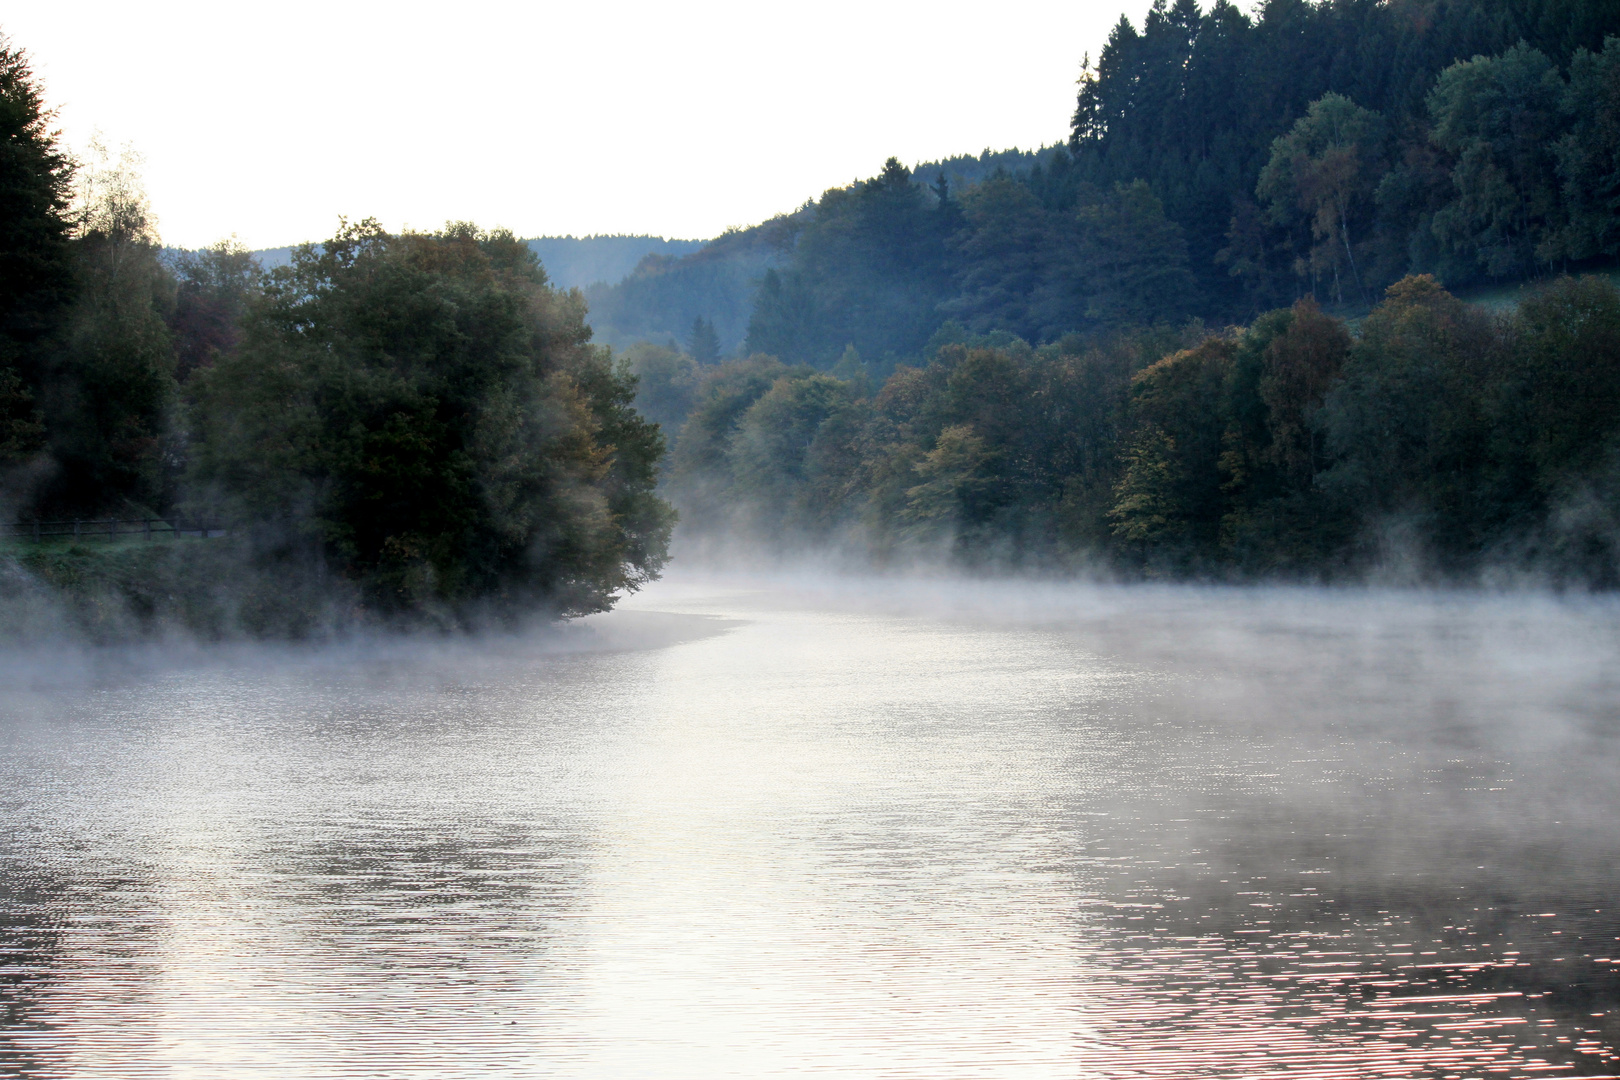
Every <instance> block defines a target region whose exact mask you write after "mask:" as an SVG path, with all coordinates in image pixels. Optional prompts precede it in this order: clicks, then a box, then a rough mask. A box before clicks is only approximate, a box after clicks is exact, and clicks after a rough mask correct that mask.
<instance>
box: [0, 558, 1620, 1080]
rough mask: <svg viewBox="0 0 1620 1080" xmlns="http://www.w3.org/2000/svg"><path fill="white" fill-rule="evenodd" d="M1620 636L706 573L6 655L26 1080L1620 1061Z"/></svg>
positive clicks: (1156, 598) (1346, 611) (1127, 1071)
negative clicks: (598, 611)
mask: <svg viewBox="0 0 1620 1080" xmlns="http://www.w3.org/2000/svg"><path fill="white" fill-rule="evenodd" d="M1617 650H1620V606H1617V605H1616V604H1615V603H1613V602H1612V601H1607V600H1591V599H1570V598H1566V599H1555V598H1546V597H1526V596H1516V597H1496V598H1492V597H1480V596H1462V595H1448V594H1403V593H1353V592H1315V591H1304V590H1275V591H1266V590H1250V591H1240V590H1207V589H1182V588H1158V589H1152V588H1106V587H1083V586H1053V585H1028V584H1007V583H1000V584H995V583H990V584H961V583H947V582H926V581H924V582H916V581H913V582H880V581H850V580H844V581H822V582H818V581H814V580H811V579H783V578H779V579H775V580H763V579H761V580H743V579H730V580H712V579H711V580H704V579H697V578H686V579H674V580H671V581H667V582H663V583H659V584H657V585H655V586H654V587H652V588H651V589H649V590H648V591H647V592H645V593H643V594H641V595H638V596H636V597H633V598H632V599H631V600H630V601H628V602H627V603H625V604H624V605H623V607H622V608H621V610H619V611H616V612H614V613H612V614H610V615H607V616H601V617H596V618H593V619H589V620H584V621H583V622H581V623H576V624H572V625H570V626H567V627H564V628H562V629H560V630H556V631H551V632H544V633H536V634H531V635H523V636H508V637H498V638H486V639H479V640H475V641H465V640H464V641H392V642H370V643H358V644H355V643H351V644H348V645H344V646H341V647H325V648H319V649H316V648H308V647H298V648H295V647H280V648H273V649H245V648H212V649H209V648H193V649H189V650H186V651H184V652H181V653H174V654H170V653H165V652H161V651H152V650H148V651H144V652H143V651H135V650H125V651H121V652H99V653H69V652H67V651H65V650H54V651H46V652H42V653H39V654H34V655H31V656H20V655H13V656H10V657H7V658H5V659H4V661H3V662H0V677H3V679H4V681H5V685H6V686H7V687H8V689H7V690H6V691H5V693H4V696H3V698H0V814H3V820H4V822H5V828H4V830H3V832H0V1010H3V1011H0V1022H3V1030H0V1074H5V1075H12V1074H15V1075H19V1076H29V1077H35V1076H37V1077H119V1078H143V1077H241V1076H254V1075H263V1076H299V1077H348V1076H356V1077H358V1076H365V1077H413V1078H414V1077H424V1078H425V1077H462V1076H468V1077H470V1076H488V1075H501V1076H546V1077H553V1076H562V1077H568V1076H582V1077H620V1076H657V1077H724V1076H739V1077H763V1076H789V1075H801V1074H824V1075H837V1076H874V1077H876V1076H882V1077H929V1078H940V1077H970V1076H983V1077H1046V1076H1051V1077H1060V1076H1061V1077H1107V1078H1122V1080H1123V1078H1147V1077H1154V1078H1157V1077H1164V1078H1177V1077H1193V1076H1210V1077H1261V1076H1290V1077H1293V1076H1298V1077H1307V1076H1308V1077H1358V1078H1360V1077H1408V1076H1410V1077H1467V1076H1480V1077H1483V1076H1492V1077H1503V1076H1526V1077H1529V1076H1547V1075H1552V1076H1558V1075H1587V1076H1596V1075H1613V1074H1616V1073H1620V1059H1617V1057H1616V1047H1617V1046H1620V1012H1616V1006H1617V1004H1620V976H1617V974H1616V966H1617V961H1620V917H1617V915H1616V911H1615V910H1614V909H1611V908H1610V906H1609V905H1610V904H1620V888H1617V885H1620V859H1617V856H1620V818H1617V816H1616V810H1617V808H1620V769H1617V764H1620V709H1617V706H1620V682H1617V678H1616V671H1617V668H1616V665H1615V660H1616V657H1617V655H1620V652H1617Z"/></svg>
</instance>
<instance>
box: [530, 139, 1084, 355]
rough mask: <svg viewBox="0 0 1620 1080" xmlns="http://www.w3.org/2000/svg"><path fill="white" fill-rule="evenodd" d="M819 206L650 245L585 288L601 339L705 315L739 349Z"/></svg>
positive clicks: (953, 164)
mask: <svg viewBox="0 0 1620 1080" xmlns="http://www.w3.org/2000/svg"><path fill="white" fill-rule="evenodd" d="M1062 152H1063V149H1062V147H1058V146H1050V147H1042V148H1041V149H1039V150H1019V149H1016V148H1015V149H1012V150H997V151H992V150H985V151H984V152H983V153H981V154H978V155H973V154H960V155H958V156H956V157H950V158H944V159H942V160H940V161H929V162H924V163H922V164H920V165H917V166H916V167H915V168H914V169H913V170H912V175H913V176H914V177H915V178H916V180H917V181H918V182H919V183H922V184H926V185H928V186H929V187H933V185H935V184H936V183H937V182H938V180H939V178H940V177H941V176H942V175H943V177H944V178H945V182H946V184H947V185H949V187H950V190H951V191H952V192H960V191H962V190H964V189H965V188H968V187H971V186H973V185H974V184H977V183H979V182H981V181H983V180H985V179H988V178H989V177H991V176H993V175H995V174H996V173H997V172H1004V173H1007V174H1008V175H1010V176H1018V175H1022V174H1026V173H1028V172H1029V171H1030V170H1031V169H1032V168H1034V166H1035V165H1037V164H1039V163H1042V162H1045V161H1046V160H1047V159H1048V158H1050V157H1051V156H1052V155H1055V154H1061V153H1062ZM874 164H876V163H874ZM814 213H815V211H814V206H813V204H807V205H806V206H803V207H800V208H799V209H798V210H796V211H794V212H793V213H791V214H783V215H780V216H778V217H774V218H772V219H771V220H770V221H767V222H764V223H762V224H759V225H755V226H753V227H752V228H748V229H734V230H731V231H729V232H727V233H725V234H724V235H723V236H719V237H716V238H715V239H713V240H710V241H709V242H708V243H706V244H694V245H693V247H694V248H695V250H692V251H691V252H690V253H689V254H685V255H682V256H680V257H678V258H673V257H671V256H672V255H673V254H675V253H674V252H672V251H671V252H650V253H649V254H648V256H647V257H645V258H643V259H642V260H641V261H640V262H639V263H637V264H636V265H635V266H634V268H633V270H631V271H630V272H629V273H628V275H627V276H625V277H623V279H622V280H621V279H617V278H612V277H608V276H605V275H604V276H602V277H600V278H598V279H596V280H597V283H596V284H593V285H592V286H591V287H589V288H588V289H586V293H585V295H586V299H587V300H589V302H590V306H591V312H590V316H589V321H590V324H591V327H592V328H593V329H594V330H595V332H596V340H597V341H599V342H602V343H603V344H607V345H613V346H616V347H621V348H622V347H623V346H625V345H629V344H631V343H632V342H636V341H646V340H655V341H664V340H667V339H669V338H674V339H675V340H676V341H677V342H678V343H680V344H682V345H684V344H685V343H686V339H687V336H688V335H689V334H690V333H691V331H692V324H693V322H694V321H695V320H697V319H699V318H703V319H707V320H708V321H710V322H712V323H713V324H714V328H715V332H716V333H717V334H718V335H719V338H720V349H721V352H722V353H725V354H731V353H735V352H736V351H737V350H738V349H740V348H741V347H742V343H743V339H744V338H745V337H746V336H747V334H748V320H749V317H750V316H751V315H752V313H753V308H754V294H755V292H756V291H758V289H759V282H760V278H761V277H762V276H763V275H764V273H765V271H766V270H768V269H770V268H771V267H773V266H781V265H783V264H784V263H785V262H786V261H787V259H788V258H789V257H790V256H791V254H792V252H793V246H794V244H795V242H796V241H797V239H798V235H799V231H800V229H801V228H802V227H803V226H804V224H805V223H806V222H807V221H808V220H810V217H811V216H812V215H813V214H814ZM530 243H535V241H530ZM683 243H685V241H683ZM541 258H542V260H544V258H545V257H544V256H543V255H542V256H541ZM547 265H548V266H549V265H550V264H549V263H548V264H547Z"/></svg>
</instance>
